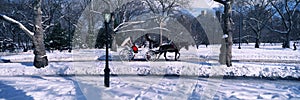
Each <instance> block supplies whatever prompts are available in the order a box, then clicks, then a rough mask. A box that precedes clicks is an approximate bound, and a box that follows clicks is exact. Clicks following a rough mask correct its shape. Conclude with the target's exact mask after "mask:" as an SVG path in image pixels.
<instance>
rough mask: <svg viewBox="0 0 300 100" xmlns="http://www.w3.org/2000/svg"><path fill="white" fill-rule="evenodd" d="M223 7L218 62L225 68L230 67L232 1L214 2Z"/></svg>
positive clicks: (220, 0)
mask: <svg viewBox="0 0 300 100" xmlns="http://www.w3.org/2000/svg"><path fill="white" fill-rule="evenodd" d="M214 1H216V2H219V3H221V4H223V5H224V17H223V18H224V29H223V30H224V42H223V43H222V46H221V49H220V50H221V53H220V55H219V62H220V63H221V64H226V65H227V67H230V66H232V63H231V62H232V61H231V59H232V44H233V42H232V21H231V12H232V6H231V5H232V3H233V1H234V0H214Z"/></svg>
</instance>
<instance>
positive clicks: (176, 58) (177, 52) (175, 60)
mask: <svg viewBox="0 0 300 100" xmlns="http://www.w3.org/2000/svg"><path fill="white" fill-rule="evenodd" d="M177 53H178V52H177V51H175V61H177Z"/></svg>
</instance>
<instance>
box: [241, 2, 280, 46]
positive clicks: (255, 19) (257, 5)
mask: <svg viewBox="0 0 300 100" xmlns="http://www.w3.org/2000/svg"><path fill="white" fill-rule="evenodd" d="M237 2H244V6H245V7H244V8H245V9H244V11H243V12H239V13H240V14H242V16H243V13H244V14H245V15H246V16H244V18H245V22H246V23H245V24H246V25H248V26H250V29H251V30H252V31H253V32H254V33H255V48H259V45H260V41H261V36H262V31H263V30H264V29H266V28H267V26H268V25H269V23H270V20H271V18H272V17H273V15H274V14H275V11H274V10H272V9H271V4H270V2H267V0H246V1H237ZM240 4H241V3H240ZM237 9H239V8H237Z"/></svg>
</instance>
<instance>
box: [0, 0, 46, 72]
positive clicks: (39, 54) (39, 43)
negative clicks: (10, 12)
mask: <svg viewBox="0 0 300 100" xmlns="http://www.w3.org/2000/svg"><path fill="white" fill-rule="evenodd" d="M41 6H42V0H35V1H34V3H33V12H34V29H33V30H32V31H30V30H29V29H27V28H26V27H25V26H24V25H23V24H22V23H20V22H19V21H16V20H15V19H12V18H10V17H8V16H6V15H3V14H0V19H3V20H5V21H8V22H10V23H12V24H16V25H17V26H18V27H19V28H20V29H22V30H23V31H24V32H25V33H26V34H27V35H28V36H29V37H30V38H31V39H32V41H33V46H34V52H33V53H34V55H35V57H34V66H35V67H36V68H42V67H45V66H47V65H48V59H47V56H46V51H45V45H44V30H43V26H42V9H41Z"/></svg>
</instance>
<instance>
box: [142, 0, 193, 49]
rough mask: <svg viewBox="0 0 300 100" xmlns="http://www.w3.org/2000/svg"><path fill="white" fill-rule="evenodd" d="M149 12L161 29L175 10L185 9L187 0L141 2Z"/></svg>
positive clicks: (150, 0)
mask: <svg viewBox="0 0 300 100" xmlns="http://www.w3.org/2000/svg"><path fill="white" fill-rule="evenodd" d="M143 1H144V2H145V3H146V5H147V7H148V9H150V12H152V14H154V16H155V17H156V22H157V23H158V24H159V27H160V28H163V25H164V24H165V23H166V22H165V21H166V20H167V19H168V18H169V17H170V15H171V14H174V12H175V11H176V10H177V9H176V8H180V7H185V6H187V5H188V4H189V1H187V0H143ZM162 34H163V33H162V30H160V45H161V44H162V42H163V40H162Z"/></svg>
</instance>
